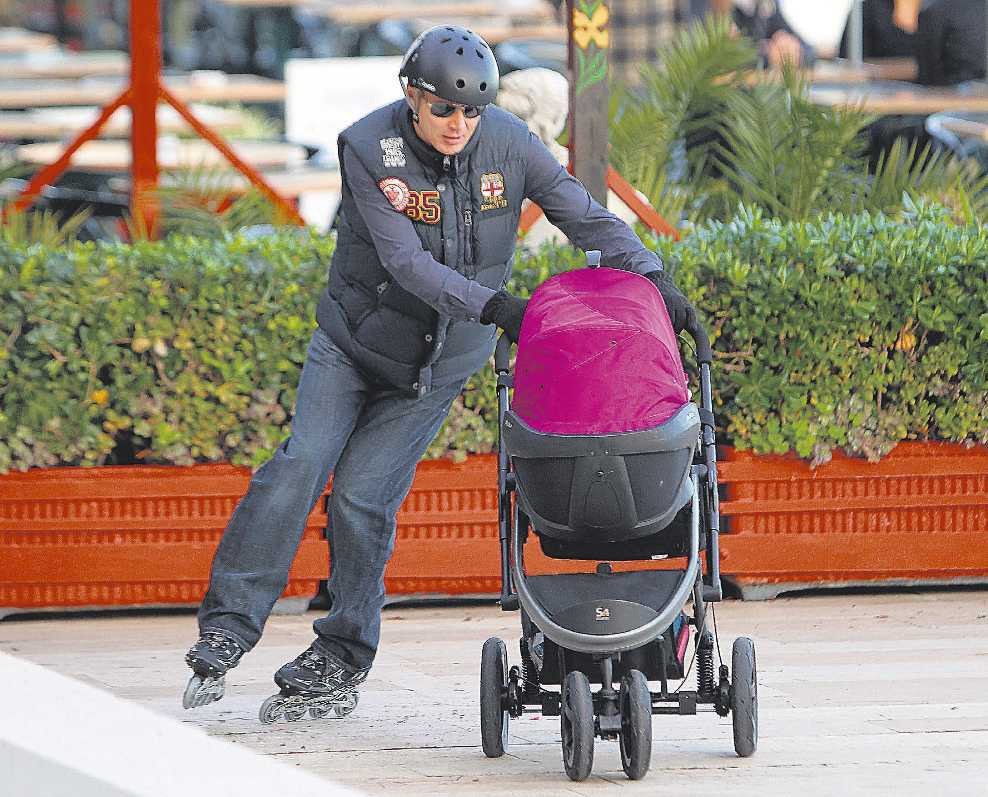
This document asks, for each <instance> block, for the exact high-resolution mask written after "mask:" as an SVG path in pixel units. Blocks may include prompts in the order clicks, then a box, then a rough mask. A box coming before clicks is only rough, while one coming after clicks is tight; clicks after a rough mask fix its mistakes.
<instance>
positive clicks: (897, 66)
mask: <svg viewBox="0 0 988 797" xmlns="http://www.w3.org/2000/svg"><path fill="white" fill-rule="evenodd" d="M916 73H917V67H916V59H915V58H874V59H871V60H869V61H865V62H864V63H863V64H862V65H861V66H855V65H854V64H852V63H851V62H850V61H848V60H847V59H845V58H837V59H834V60H830V61H824V60H820V61H817V62H816V63H815V64H814V65H813V69H812V72H811V73H810V79H811V80H812V82H814V83H867V82H868V81H874V80H905V81H910V80H915V78H916Z"/></svg>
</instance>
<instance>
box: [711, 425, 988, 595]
mask: <svg viewBox="0 0 988 797" xmlns="http://www.w3.org/2000/svg"><path fill="white" fill-rule="evenodd" d="M726 459H727V461H725V462H723V463H722V464H721V466H720V469H719V474H720V483H721V485H722V486H723V490H724V500H723V502H722V503H721V513H722V515H723V518H724V522H723V524H722V525H723V527H724V529H725V530H726V531H727V532H728V533H727V534H725V535H724V536H723V537H722V538H721V539H722V542H721V552H722V569H723V572H724V574H725V575H728V576H730V577H731V579H732V580H733V581H734V582H735V583H736V584H737V585H738V586H739V587H740V588H741V591H742V594H744V595H745V597H752V598H757V597H771V596H773V595H776V594H778V593H779V592H782V591H785V590H788V589H794V588H802V587H813V586H834V585H851V584H855V585H861V584H875V583H878V582H882V583H890V584H910V583H913V584H915V583H924V584H930V583H938V582H942V583H986V582H988V449H986V448H985V447H980V446H979V447H974V448H965V447H963V446H958V445H950V444H946V443H900V444H899V445H898V446H896V448H895V450H894V451H892V453H891V454H889V455H888V456H887V457H885V458H884V459H883V460H882V461H881V462H878V463H869V462H864V461H862V460H858V459H851V458H849V457H846V456H842V455H839V454H837V455H835V456H834V458H833V460H832V461H831V462H828V463H827V464H825V465H822V466H820V467H819V468H816V469H811V468H810V467H809V466H808V465H807V464H806V463H805V462H802V461H800V460H798V459H796V458H794V457H788V456H787V457H774V456H761V455H754V454H751V453H749V452H738V451H733V450H728V451H727V452H726Z"/></svg>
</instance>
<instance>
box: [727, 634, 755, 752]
mask: <svg viewBox="0 0 988 797" xmlns="http://www.w3.org/2000/svg"><path fill="white" fill-rule="evenodd" d="M731 717H732V719H733V723H734V752H735V753H737V754H738V755H739V756H741V757H742V758H747V757H748V756H750V755H754V752H755V750H756V749H757V748H758V669H757V667H756V666H755V643H754V642H752V641H751V640H750V639H749V638H748V637H746V636H743V637H738V638H737V639H735V640H734V647H733V648H732V650H731Z"/></svg>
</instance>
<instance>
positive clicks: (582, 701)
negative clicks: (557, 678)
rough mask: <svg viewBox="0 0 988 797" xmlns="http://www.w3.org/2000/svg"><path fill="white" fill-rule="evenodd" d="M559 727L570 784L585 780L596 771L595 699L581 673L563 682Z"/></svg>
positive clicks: (577, 671) (568, 677) (576, 671)
mask: <svg viewBox="0 0 988 797" xmlns="http://www.w3.org/2000/svg"><path fill="white" fill-rule="evenodd" d="M559 727H560V732H561V735H562V746H563V767H564V768H565V769H566V774H567V776H569V779H570V780H575V781H581V780H586V779H587V778H588V777H590V770H591V769H593V739H594V713H593V695H592V694H591V693H590V681H588V680H587V676H586V675H584V674H583V673H582V672H580V671H579V670H574V671H573V672H571V673H569V674H568V675H567V676H566V680H565V681H563V689H562V705H561V706H560V712H559Z"/></svg>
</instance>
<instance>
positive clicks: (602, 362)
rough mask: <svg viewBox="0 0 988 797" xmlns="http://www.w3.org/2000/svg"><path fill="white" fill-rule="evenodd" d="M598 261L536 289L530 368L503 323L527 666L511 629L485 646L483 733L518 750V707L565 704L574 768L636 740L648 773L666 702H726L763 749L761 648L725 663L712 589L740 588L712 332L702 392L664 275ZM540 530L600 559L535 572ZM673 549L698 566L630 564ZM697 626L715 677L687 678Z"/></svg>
mask: <svg viewBox="0 0 988 797" xmlns="http://www.w3.org/2000/svg"><path fill="white" fill-rule="evenodd" d="M587 259H588V265H589V266H590V267H589V268H585V269H577V270H574V271H569V272H566V273H563V274H559V275H557V276H555V277H553V278H551V279H549V280H547V281H546V282H545V283H543V284H542V285H541V286H540V287H539V288H538V289H537V290H536V291H535V293H534V294H533V296H532V299H531V300H530V302H529V304H528V308H527V310H526V312H525V319H524V323H523V324H522V328H521V335H520V340H519V342H518V356H517V360H516V363H515V370H514V374H513V375H512V374H511V373H510V370H509V353H510V343H509V341H508V340H507V338H505V337H504V336H503V335H502V337H501V338H500V340H499V341H498V344H497V349H496V351H495V357H494V366H495V371H496V372H497V396H498V414H499V422H500V435H499V437H500V439H499V445H498V490H499V524H500V526H499V528H500V543H501V600H500V604H501V608H502V609H504V610H505V611H513V610H517V609H519V608H520V609H521V624H522V636H521V640H520V643H519V646H520V654H521V664H520V665H515V666H511V667H509V666H508V656H507V651H506V647H505V644H504V642H503V641H502V640H500V639H498V638H496V637H492V638H491V639H488V640H487V642H486V643H485V644H484V648H483V653H482V656H481V669H480V727H481V738H482V742H483V749H484V753H485V754H486V755H487V756H489V757H492V758H493V757H497V756H501V755H503V754H504V751H505V745H506V744H507V739H508V724H509V721H510V719H511V718H514V717H520V716H521V715H522V714H523V713H526V712H531V713H535V712H540V713H541V714H543V715H544V716H559V717H560V726H561V734H562V750H563V764H564V766H565V769H566V774H567V775H568V776H569V777H570V778H571V779H572V780H576V781H579V780H584V779H585V778H587V777H588V776H589V775H590V770H591V768H592V767H593V749H594V739H595V738H597V737H599V738H601V739H605V740H617V741H618V742H619V744H620V750H621V763H622V766H623V768H624V771H625V774H626V775H627V776H628V777H629V778H631V779H634V780H637V779H639V778H642V777H644V775H645V773H646V772H647V771H648V767H649V762H650V758H651V744H652V715H653V714H696V712H697V707H698V706H704V705H707V706H712V707H713V709H714V710H715V711H716V712H717V713H718V714H719V715H721V716H723V717H726V716H728V715H729V714H731V715H733V725H734V748H735V751H736V752H737V754H738V755H739V756H750V755H752V754H753V753H754V751H755V747H756V745H757V739H758V695H757V677H756V670H755V649H754V645H753V644H752V641H751V640H750V639H748V638H747V637H742V638H739V639H736V640H735V642H734V647H733V651H732V657H731V670H729V669H728V667H727V666H726V665H724V664H721V665H720V667H719V670H715V666H714V651H715V633H714V631H713V630H711V628H709V627H708V625H707V604H708V603H710V602H714V601H719V600H720V599H721V597H722V591H721V583H720V567H719V561H718V558H719V557H718V531H719V520H718V513H719V508H718V496H717V468H716V451H715V439H714V417H713V412H712V404H711V390H710V363H711V350H710V343H709V341H708V339H707V335H706V333H705V332H704V330H703V329H702V328H700V327H699V325H697V327H696V328H695V329H692V330H689V332H690V334H691V336H692V338H693V340H694V342H695V344H696V359H697V361H698V365H699V375H700V406H699V407H697V405H696V404H694V403H693V402H691V401H690V394H689V390H688V386H687V379H686V375H685V373H684V371H683V365H682V362H681V360H680V357H679V350H678V346H677V338H676V335H675V333H674V332H673V329H672V325H671V323H670V321H669V317H668V314H667V313H666V309H665V305H664V303H663V301H662V297H661V295H660V294H659V292H658V291H657V290H656V289H655V287H654V285H652V283H651V282H650V281H648V280H645V279H644V278H643V277H641V276H639V275H637V274H633V273H630V272H627V271H619V270H616V269H610V268H600V267H599V264H600V253H599V252H589V253H587ZM509 388H514V392H513V400H512V402H511V406H509V400H508V389H509ZM530 532H534V534H535V536H536V538H537V540H538V543H539V545H540V547H541V550H542V552H543V553H544V554H545V555H546V556H548V557H550V558H553V559H566V560H584V561H587V562H596V565H595V567H593V568H591V566H590V565H585V566H584V569H585V570H591V569H592V572H580V573H572V572H570V573H555V574H551V575H531V576H529V575H526V572H525V562H524V545H525V542H526V540H527V539H528V537H529V533H530ZM701 549H702V550H704V551H705V554H706V574H704V573H703V568H702V566H701V561H700V551H701ZM667 558H669V559H681V560H682V568H683V569H681V570H655V569H634V567H635V566H634V565H632V564H629V563H631V562H634V561H638V562H639V565H638V567H639V568H641V567H642V565H641V562H642V561H649V560H654V559H667ZM617 563H625V564H617ZM690 598H692V607H691V616H687V614H686V612H685V611H684V607H685V605H686V604H687V602H688V600H689V599H690ZM691 626H692V628H693V629H694V632H695V633H694V657H695V663H696V673H697V688H696V690H695V691H693V690H687V689H682V688H673V689H670V681H673V680H678V679H683V680H684V684H682V685H685V678H686V673H687V670H688V666H687V665H686V652H687V648H688V646H689V641H690V627H691ZM714 630H715V629H714ZM718 652H719V649H718ZM691 664H692V662H691ZM592 684H593V685H594V686H591V685H592ZM652 684H656V685H657V688H656V686H653V685H652ZM682 685H681V686H682ZM553 687H558V688H553Z"/></svg>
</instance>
